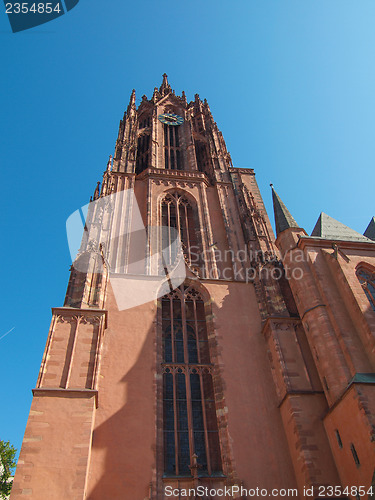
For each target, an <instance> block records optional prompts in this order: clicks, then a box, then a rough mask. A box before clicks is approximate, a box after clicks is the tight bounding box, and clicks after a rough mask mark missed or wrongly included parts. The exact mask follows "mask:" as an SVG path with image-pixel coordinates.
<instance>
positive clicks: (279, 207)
mask: <svg viewBox="0 0 375 500" xmlns="http://www.w3.org/2000/svg"><path fill="white" fill-rule="evenodd" d="M271 188H272V200H273V210H274V214H275V225H276V235H277V236H278V235H279V234H280V233H281V232H282V231H285V229H289V228H290V227H299V226H298V224H297V222H296V221H295V220H294V218H293V217H292V215H291V213H290V212H289V210H288V209H287V208H286V206H285V204H284V203H283V202H282V200H281V198H280V197H279V195H278V194H277V193H276V191H275V190H274V188H273V184H271Z"/></svg>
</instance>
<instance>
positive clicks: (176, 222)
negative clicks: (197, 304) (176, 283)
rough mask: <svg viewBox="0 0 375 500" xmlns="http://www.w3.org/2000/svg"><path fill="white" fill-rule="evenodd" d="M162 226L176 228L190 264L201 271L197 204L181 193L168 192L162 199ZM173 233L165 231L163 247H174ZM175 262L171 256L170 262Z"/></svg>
mask: <svg viewBox="0 0 375 500" xmlns="http://www.w3.org/2000/svg"><path fill="white" fill-rule="evenodd" d="M161 207H162V226H163V227H167V228H174V229H175V230H176V231H177V233H178V234H179V236H180V239H181V243H182V249H183V252H184V256H185V259H186V261H187V263H188V265H189V266H190V267H191V268H192V269H193V270H195V271H197V272H198V271H199V269H200V268H201V264H202V245H201V238H200V228H199V219H198V209H197V206H196V205H195V204H194V203H193V202H191V201H190V200H188V199H187V198H186V196H184V195H183V194H180V193H177V192H176V193H168V194H167V196H165V198H164V199H163V200H162V204H161ZM172 239H173V235H172V234H171V232H170V231H163V243H162V244H163V249H164V248H172V241H171V240H172ZM172 262H173V258H172V256H170V259H169V262H168V264H170V263H172Z"/></svg>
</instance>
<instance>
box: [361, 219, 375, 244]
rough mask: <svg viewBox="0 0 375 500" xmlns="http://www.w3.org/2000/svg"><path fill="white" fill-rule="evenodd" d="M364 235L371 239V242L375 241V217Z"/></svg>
mask: <svg viewBox="0 0 375 500" xmlns="http://www.w3.org/2000/svg"><path fill="white" fill-rule="evenodd" d="M363 235H364V236H366V237H367V238H370V240H374V241H375V217H373V218H372V219H371V220H370V224H369V225H368V226H367V229H366V231H365V232H364V233H363Z"/></svg>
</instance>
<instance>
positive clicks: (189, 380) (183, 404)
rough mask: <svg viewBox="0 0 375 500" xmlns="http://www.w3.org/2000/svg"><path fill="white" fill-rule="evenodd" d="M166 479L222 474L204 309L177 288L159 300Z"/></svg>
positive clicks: (191, 291)
mask: <svg viewBox="0 0 375 500" xmlns="http://www.w3.org/2000/svg"><path fill="white" fill-rule="evenodd" d="M161 305H162V339H163V363H162V372H163V436H164V472H165V475H166V476H190V475H194V474H195V471H197V472H196V473H197V474H198V475H200V476H212V475H217V474H220V473H221V470H222V465H221V453H220V444H219V434H218V425H217V418H216V407H215V397H214V386H213V378H212V371H213V365H212V364H211V358H210V349H209V342H208V337H207V325H206V316H205V310H204V303H203V300H202V298H201V296H200V294H199V293H198V292H197V291H196V290H195V289H193V288H191V287H187V286H184V285H181V286H180V287H179V289H177V290H174V291H173V292H171V293H170V294H169V295H166V296H164V297H163V298H162V299H161Z"/></svg>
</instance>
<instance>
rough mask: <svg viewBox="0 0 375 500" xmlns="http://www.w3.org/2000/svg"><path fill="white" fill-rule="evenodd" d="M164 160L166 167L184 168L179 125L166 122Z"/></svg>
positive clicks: (172, 168) (171, 168)
mask: <svg viewBox="0 0 375 500" xmlns="http://www.w3.org/2000/svg"><path fill="white" fill-rule="evenodd" d="M164 162H165V168H167V169H170V170H182V152H181V148H180V138H179V127H178V126H169V125H166V124H164Z"/></svg>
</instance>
